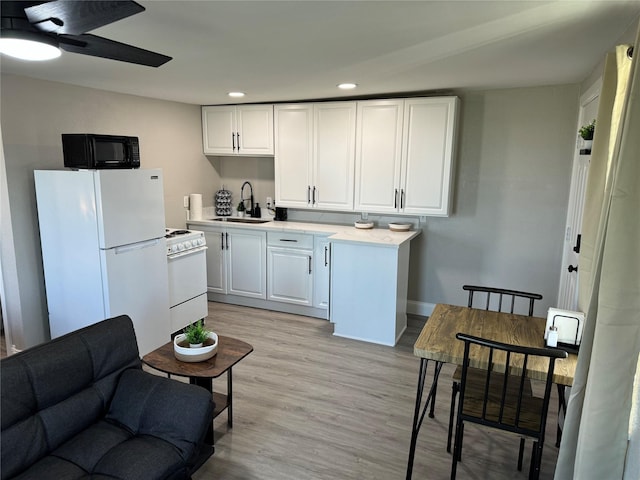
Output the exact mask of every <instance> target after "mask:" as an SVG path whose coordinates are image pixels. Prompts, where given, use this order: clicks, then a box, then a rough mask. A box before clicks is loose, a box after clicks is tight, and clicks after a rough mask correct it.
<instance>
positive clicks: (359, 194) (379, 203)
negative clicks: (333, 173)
mask: <svg viewBox="0 0 640 480" xmlns="http://www.w3.org/2000/svg"><path fill="white" fill-rule="evenodd" d="M403 106H404V101H403V100H371V101H366V102H358V105H357V121H356V124H357V131H356V177H355V210H356V211H365V212H397V211H398V201H399V188H400V164H401V161H402V121H403Z"/></svg>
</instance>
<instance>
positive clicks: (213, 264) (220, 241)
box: [187, 225, 227, 293]
mask: <svg viewBox="0 0 640 480" xmlns="http://www.w3.org/2000/svg"><path fill="white" fill-rule="evenodd" d="M187 228H191V229H195V230H202V231H203V232H204V238H205V241H206V242H207V291H208V292H214V293H227V273H226V265H227V262H226V252H225V245H226V243H225V241H224V228H222V227H208V228H206V229H205V228H203V227H202V226H201V225H195V226H194V225H187Z"/></svg>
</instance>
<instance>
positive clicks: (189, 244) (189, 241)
mask: <svg viewBox="0 0 640 480" xmlns="http://www.w3.org/2000/svg"><path fill="white" fill-rule="evenodd" d="M184 246H185V247H186V248H191V240H187V241H186V242H184Z"/></svg>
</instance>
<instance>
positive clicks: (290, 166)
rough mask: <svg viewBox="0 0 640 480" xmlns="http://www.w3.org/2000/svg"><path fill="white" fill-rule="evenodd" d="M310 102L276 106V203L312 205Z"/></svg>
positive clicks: (311, 107)
mask: <svg viewBox="0 0 640 480" xmlns="http://www.w3.org/2000/svg"><path fill="white" fill-rule="evenodd" d="M312 155H313V104H295V105H276V107H275V159H274V166H275V188H276V206H278V207H291V208H308V207H310V206H311V182H312V179H311V167H312Z"/></svg>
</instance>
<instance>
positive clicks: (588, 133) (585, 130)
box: [578, 119, 596, 140]
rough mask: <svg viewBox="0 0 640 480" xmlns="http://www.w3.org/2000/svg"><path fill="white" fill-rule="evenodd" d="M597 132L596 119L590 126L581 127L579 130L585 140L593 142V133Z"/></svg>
mask: <svg viewBox="0 0 640 480" xmlns="http://www.w3.org/2000/svg"><path fill="white" fill-rule="evenodd" d="M595 131H596V121H595V119H594V120H593V121H592V122H591V123H590V124H588V125H584V126H582V127H580V130H578V134H580V136H581V137H582V139H583V140H593V133H594V132H595Z"/></svg>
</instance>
